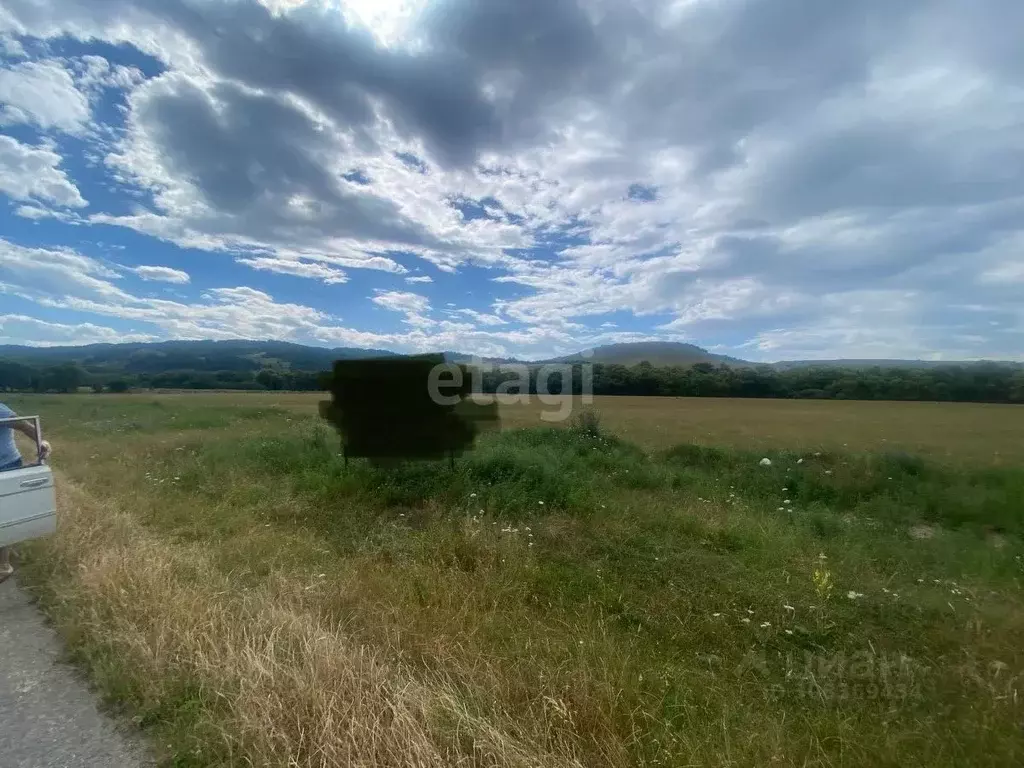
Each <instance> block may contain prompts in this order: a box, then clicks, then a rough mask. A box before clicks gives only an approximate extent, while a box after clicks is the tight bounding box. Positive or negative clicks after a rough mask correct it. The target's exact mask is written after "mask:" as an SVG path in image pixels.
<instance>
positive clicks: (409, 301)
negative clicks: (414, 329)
mask: <svg viewBox="0 0 1024 768" xmlns="http://www.w3.org/2000/svg"><path fill="white" fill-rule="evenodd" d="M371 301H372V302H373V303H374V304H376V305H377V306H379V307H383V308H384V309H387V310H390V311H392V312H401V313H402V314H404V315H405V322H406V323H408V324H410V325H418V326H425V325H427V324H428V323H429V321H428V320H427V318H426V313H427V312H429V311H430V300H429V299H427V297H426V296H421V295H420V294H418V293H411V292H410V291H382V290H378V291H377V294H376V295H375V296H374V297H373V298H372V299H371Z"/></svg>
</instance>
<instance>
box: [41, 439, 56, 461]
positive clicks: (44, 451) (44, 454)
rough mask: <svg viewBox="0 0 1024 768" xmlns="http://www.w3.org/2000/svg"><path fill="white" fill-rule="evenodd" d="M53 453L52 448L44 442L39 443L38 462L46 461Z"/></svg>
mask: <svg viewBox="0 0 1024 768" xmlns="http://www.w3.org/2000/svg"><path fill="white" fill-rule="evenodd" d="M51 453H53V447H52V446H51V445H50V443H49V442H48V441H46V440H43V441H42V442H40V443H39V460H40V461H46V460H47V459H49V458H50V454H51Z"/></svg>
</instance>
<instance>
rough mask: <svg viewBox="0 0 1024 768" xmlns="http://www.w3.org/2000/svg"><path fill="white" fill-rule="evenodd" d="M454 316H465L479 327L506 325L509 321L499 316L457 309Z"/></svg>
mask: <svg viewBox="0 0 1024 768" xmlns="http://www.w3.org/2000/svg"><path fill="white" fill-rule="evenodd" d="M453 314H459V315H465V316H466V317H468V318H470V319H471V320H474V321H476V323H477V324H478V325H505V323H506V322H507V321H505V320H503V319H502V318H500V317H498V316H497V315H489V314H487V313H486V312H477V311H476V310H474V309H457V310H455V311H454V312H453Z"/></svg>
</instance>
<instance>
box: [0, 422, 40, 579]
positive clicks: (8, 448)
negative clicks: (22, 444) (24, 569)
mask: <svg viewBox="0 0 1024 768" xmlns="http://www.w3.org/2000/svg"><path fill="white" fill-rule="evenodd" d="M17 415H18V414H16V413H15V412H14V411H12V410H11V409H10V408H8V407H7V406H6V405H4V404H3V403H0V419H13V418H17ZM14 430H18V431H19V432H21V433H23V434H24V435H26V436H27V437H28V438H29V439H30V440H32V441H34V442H36V443H37V444H38V445H39V461H46V460H47V459H48V458H50V452H51V448H50V444H49V443H48V442H46V441H45V440H40V439H39V436H38V435H37V434H36V427H35V424H33V423H32V422H31V421H19V422H15V423H14V424H0V472H7V471H9V470H12V469H21V467H23V466H24V462H23V461H22V458H21V451H19V450H18V444H17V443H15V442H14ZM13 573H14V566H12V565H11V548H10V547H0V584H2V583H3V582H4V581H6V580H7V579H9V578H10V576H11V574H13Z"/></svg>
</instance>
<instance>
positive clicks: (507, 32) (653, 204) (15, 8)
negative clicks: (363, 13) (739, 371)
mask: <svg viewBox="0 0 1024 768" xmlns="http://www.w3.org/2000/svg"><path fill="white" fill-rule="evenodd" d="M342 5H344V3H342ZM382 7H383V6H382ZM5 8H6V10H7V14H6V16H4V17H3V18H4V21H2V22H0V31H4V28H5V27H6V31H8V32H11V33H14V34H17V35H27V36H30V37H31V36H36V37H41V38H55V37H59V36H61V35H70V36H72V37H76V38H78V39H80V40H90V39H96V40H104V41H107V42H112V43H118V44H120V43H127V44H130V45H133V46H135V47H136V48H138V49H139V50H141V51H143V52H145V53H146V54H148V55H150V56H153V57H155V58H156V59H157V60H159V62H160V63H161V65H162V67H163V71H162V73H161V74H158V75H157V76H155V77H152V78H150V79H149V80H146V81H145V82H141V81H140V78H141V75H138V74H135V72H132V71H129V70H119V69H118V68H117V66H116V65H112V64H110V63H109V62H106V64H105V65H104V63H101V62H100V61H92V60H87V57H82V58H81V59H80V60H79V61H77V63H74V64H67V66H65V65H64V64H59V63H58V64H55V63H53V62H50V63H46V62H35V63H33V62H25V63H19V64H17V65H14V66H12V67H9V68H8V69H7V70H5V71H8V72H15V71H16V72H17V73H18V74H17V78H20V80H17V82H24V81H25V78H26V77H36V78H43V76H44V75H45V80H46V82H47V83H57V82H58V81H59V82H62V83H64V85H67V82H68V81H66V80H63V79H62V78H63V77H64V76H67V77H68V78H70V79H71V81H72V83H71V84H72V86H73V87H76V88H77V89H78V90H84V91H89V89H90V88H92V87H104V88H106V87H118V88H127V89H129V95H128V97H127V101H126V106H125V119H126V129H125V132H124V135H123V137H122V138H121V140H120V141H119V142H118V144H117V146H116V148H115V150H114V151H113V152H111V153H109V154H108V156H107V158H106V163H107V167H108V169H109V170H110V171H111V172H112V173H113V174H114V175H115V178H116V179H118V180H119V181H121V182H123V183H126V184H129V185H131V186H132V187H133V189H134V190H135V191H136V192H138V194H139V197H138V199H139V200H140V201H142V202H140V203H138V204H136V205H133V206H120V207H117V208H116V209H114V208H111V209H108V210H101V211H97V212H96V213H95V214H93V215H92V216H91V217H90V219H89V220H90V221H91V222H93V223H95V224H104V225H110V224H114V225H118V226H121V227H128V228H131V229H134V230H136V231H138V232H142V233H144V234H147V235H151V236H154V237H158V238H161V239H163V240H166V241H169V242H172V243H177V244H179V245H183V246H188V247H193V248H203V249H208V250H219V251H226V252H229V253H230V254H231V256H232V257H235V258H237V259H238V260H239V263H242V264H244V265H246V266H248V267H251V268H253V269H256V270H260V271H269V272H274V273H278V274H287V275H296V276H303V277H307V278H309V279H312V280H320V281H324V282H332V283H341V282H342V281H343V280H344V279H346V277H347V276H348V273H349V272H351V270H356V269H369V270H375V271H381V270H383V271H387V272H392V273H395V274H407V273H408V271H409V269H410V266H412V262H413V260H417V259H419V260H426V261H428V262H430V263H432V264H434V265H435V266H437V267H438V268H439V270H440V271H441V273H442V275H441V276H440V277H439V278H438V287H439V288H440V287H441V285H442V281H443V280H445V279H446V277H445V273H449V274H450V273H452V272H458V271H460V270H465V269H467V267H469V266H473V267H482V268H484V269H485V270H488V272H487V274H488V275H489V276H491V277H492V278H493V279H494V280H497V281H498V288H500V289H501V291H500V295H501V298H500V299H498V300H496V301H494V302H492V303H493V304H494V314H493V315H487V314H486V313H480V314H479V316H474V315H471V314H468V313H467V312H462V313H459V314H458V315H455V317H457V318H458V319H457V320H448V321H442V322H434V323H427V318H428V316H429V313H430V306H429V302H427V301H426V298H425V297H422V296H418V294H410V293H405V292H396V291H383V290H382V291H379V292H378V293H376V294H375V295H374V296H373V297H372V298H371V301H372V302H373V303H375V304H377V305H378V306H381V307H384V308H386V309H390V310H392V311H396V312H401V313H403V314H404V315H405V317H406V321H407V324H408V325H409V326H411V329H410V330H409V331H408V333H407V334H406V335H405V336H403V337H402V340H401V341H400V342H399V341H396V339H397V337H396V336H391V337H389V338H390V339H391V341H392V343H400V344H405V345H408V346H415V345H416V344H419V343H420V342H421V341H423V339H424V338H426V337H425V336H411V335H408V334H420V333H422V334H427V333H428V331H429V333H431V334H433V336H432V337H431V338H434V339H436V340H437V342H438V344H441V342H444V341H447V340H449V339H455V340H456V341H457V340H458V334H460V333H461V334H465V335H466V339H467V340H469V341H468V343H479V344H481V345H487V344H493V345H495V346H508V345H513V347H514V345H516V344H523V345H524V346H534V345H536V344H545V345H548V346H549V347H550V348H552V350H553V348H554V347H561V346H562V345H564V346H566V347H568V348H569V349H571V348H572V347H575V346H585V345H586V344H588V343H592V342H593V339H595V338H610V335H609V334H610V333H611V331H610V330H609V329H607V328H602V327H601V325H602V323H603V322H604V321H606V320H607V318H606V317H604V316H605V315H608V314H611V313H623V312H625V313H631V314H633V315H635V316H636V317H637V318H638V319H639V320H640V321H642V322H645V323H647V324H648V327H649V328H650V331H651V333H652V334H653V335H655V336H658V337H661V338H673V337H674V336H675V335H681V334H685V335H686V337H688V338H691V339H693V340H696V341H698V342H704V343H707V344H716V343H717V344H726V345H727V346H728V347H729V349H731V350H734V351H736V350H746V351H747V352H749V353H750V354H752V355H755V356H760V357H765V356H777V357H794V356H799V355H804V354H806V355H812V356H826V357H834V356H838V353H839V351H842V353H843V354H851V355H855V354H857V353H858V350H860V352H861V353H863V354H864V355H869V354H870V355H872V356H875V355H876V354H878V353H881V352H884V351H885V350H890V351H892V352H899V353H900V354H914V355H926V354H932V353H942V354H945V353H946V352H949V351H955V352H956V353H958V354H967V355H968V356H977V355H979V354H993V355H997V356H1000V355H1001V356H1020V355H1021V350H1020V348H1019V345H1018V344H1016V343H1015V342H1013V332H1014V331H1017V332H1020V331H1024V318H1022V315H1021V313H1020V312H1019V311H1018V310H1017V309H1016V307H1017V305H1018V304H1019V285H1020V266H1019V265H1020V257H1019V253H1020V244H1021V232H1022V225H1021V221H1024V181H1022V179H1021V176H1020V173H1019V172H1018V171H1017V169H1018V168H1019V167H1021V166H1022V165H1024V143H1022V141H1021V138H1020V136H1021V132H1020V127H1021V125H1024V91H1022V90H1021V85H1020V83H1021V82H1022V81H1024V52H1022V51H1024V49H1022V47H1021V46H1020V45H1019V40H1018V39H1017V38H1018V35H1017V34H1016V32H1015V31H1016V30H1019V29H1020V28H1022V27H1024V5H1022V4H1020V3H1019V2H1016V1H1015V0H991V1H990V2H987V3H983V4H981V5H980V6H979V5H978V4H969V3H966V2H964V0H933V2H930V3H893V2H885V1H884V0H863V2H858V3H824V2H819V1H818V0H714V1H712V0H695V1H693V2H675V1H674V0H631V1H630V2H626V0H578V1H576V0H434V2H431V3H428V4H426V5H425V9H424V12H423V13H422V14H421V15H420V16H418V17H416V18H411V17H410V18H406V19H404V20H403V21H402V23H401V24H400V25H399V26H392V27H389V28H388V31H387V33H386V34H384V33H381V31H380V28H379V29H377V30H376V31H377V32H378V33H379V34H377V35H376V36H375V35H374V34H373V33H371V31H368V30H367V29H365V28H364V27H362V26H360V25H357V24H353V23H350V20H351V19H352V18H360V17H359V16H358V14H355V15H354V14H352V13H348V14H345V13H339V12H338V4H337V3H333V2H319V1H315V2H307V3H304V4H299V3H291V2H274V3H271V2H266V3H258V2H255V0H239V1H232V2H228V1H227V0H213V1H212V2H204V3H196V2H191V0H160V2H157V0H107V1H106V2H104V3H102V4H97V3H92V2H85V0H64V2H61V3H57V2H55V0H31V2H30V1H29V0H8V2H7V3H5ZM383 12H384V11H382V10H381V11H379V13H378V14H377V16H375V17H374V18H377V22H374V23H383V22H381V21H380V18H379V17H380V14H382V13H383ZM382 41H385V42H386V43H387V44H382ZM103 61H105V60H103ZM30 63H32V64H33V65H34V68H30V67H28V64H30ZM44 70H45V71H44ZM58 70H59V71H58ZM61 72H63V75H61ZM136 72H137V71H136ZM69 73H70V74H69ZM2 82H3V81H2V80H0V83H2ZM93 83H94V84H102V85H95V86H94V85H90V84H93ZM52 87H56V86H52ZM18 93H24V91H23V90H22V91H18ZM22 102H25V103H24V104H21V103H14V102H12V104H14V106H13V108H15V109H18V110H20V112H18V113H17V114H19V115H21V117H19V118H17V119H19V120H22V121H23V122H31V123H32V124H34V125H38V126H41V127H45V126H46V125H49V126H50V127H52V128H54V129H58V130H69V128H68V127H64V128H62V127H61V126H62V125H63V126H72V125H74V124H78V125H80V124H81V117H80V116H79V117H78V118H70V117H67V116H61V113H60V112H59V109H58V108H57V107H56V106H54V104H55V103H56V102H53V103H51V102H49V101H47V100H45V99H43V100H36V101H34V102H32V103H33V104H34V105H35V106H33V107H32V109H31V110H30V109H29V108H28V106H25V104H27V102H26V101H25V98H22ZM33 110H34V111H33ZM12 114H14V113H12ZM8 119H12V118H8ZM61 120H63V122H60V121H61ZM76 120H77V123H76ZM15 143H16V142H15ZM18 146H19V147H21V148H25V147H28V148H29V149H32V150H33V151H38V152H50V157H48V158H45V160H46V162H42V160H37V162H40V163H42V166H43V171H44V172H45V171H46V168H49V177H50V182H49V183H47V184H43V183H42V182H37V183H36V186H35V187H33V189H35V190H36V191H29V184H30V181H31V179H29V178H28V174H27V173H25V172H21V173H19V174H16V175H18V178H19V179H20V180H19V181H18V182H17V183H11V182H8V181H0V184H3V186H2V187H0V189H3V190H4V191H5V192H7V193H8V194H9V195H10V196H11V197H14V198H15V199H18V200H21V201H30V200H32V199H35V200H37V201H40V202H51V203H57V204H59V205H77V204H78V203H77V202H76V201H81V196H80V195H78V192H77V189H75V187H74V184H73V183H72V182H71V181H70V180H69V179H68V178H67V177H66V176H64V175H63V172H62V171H61V170H60V169H58V168H57V165H58V164H59V158H58V157H57V156H56V155H55V154H54V153H53V151H52V150H48V149H46V148H45V147H43V146H42V145H40V146H39V147H34V148H33V147H30V146H29V145H18ZM3 178H5V177H0V179H3ZM40 185H42V186H40ZM12 189H13V190H15V191H14V192H11V191H10V190H12ZM47 189H48V190H51V192H50V193H49V194H46V193H45V192H44V191H40V190H47ZM72 190H73V193H72ZM58 197H60V198H61V199H63V201H64V202H60V201H59V200H58V199H57V198H58ZM68 201H71V202H68ZM80 205H84V201H81V203H80ZM38 210H41V209H38ZM33 215H34V214H33ZM239 253H243V255H241V256H239V255H238V254H239ZM253 254H255V255H253ZM406 265H410V266H406ZM412 268H413V270H415V267H414V266H412ZM425 277H426V276H419V275H415V274H411V275H408V276H407V277H406V278H405V279H406V280H407V281H408V282H409V283H410V284H414V283H419V282H426V280H424V279H423V278H425ZM506 289H507V290H506ZM361 290H365V289H361ZM496 293H498V291H496ZM417 296H418V299H417V298H410V297H417ZM866 297H873V298H871V299H870V301H868V299H867V298H866ZM254 300H256V299H254ZM211 301H213V299H211ZM216 301H220V300H219V299H217V300H216ZM216 301H214V303H216ZM865 302H868V304H867V305H865ZM889 302H892V305H891V306H892V311H888V310H886V309H885V307H887V306H890V304H889ZM858 306H871V307H872V310H871V311H866V312H860V311H853V309H851V308H854V307H858ZM967 307H974V308H976V309H967ZM978 308H980V309H978ZM221 311H222V310H221ZM449 317H453V315H449ZM881 317H884V318H886V320H885V322H884V323H880V322H878V318H881ZM484 318H494V319H502V320H505V321H506V322H507V328H506V326H504V325H498V324H497V323H495V322H493V320H490V321H489V320H487V319H484ZM489 322H490V325H489V327H488V330H489V331H490V332H491V333H492V335H491V336H489V337H487V338H486V339H484V338H483V337H479V336H474V335H473V334H477V333H479V328H478V326H480V325H487V324H488V323H489ZM445 323H447V324H445ZM993 324H995V325H993ZM313 327H315V328H316V329H317V330H310V331H309V333H314V334H319V335H316V336H315V338H318V339H322V340H323V341H324V342H325V343H327V342H328V340H329V339H334V338H340V337H341V336H342V335H344V334H351V333H360V332H356V331H354V330H352V329H346V330H337V328H336V327H335V326H331V325H330V324H329V323H328V324H326V325H325V324H323V323H321V322H320V321H316V322H314V324H313V326H311V328H313ZM328 327H332V328H335V330H331V331H326V330H324V329H325V328H328ZM539 328H544V329H545V331H544V332H543V333H541V332H539V331H538V330H537V329H539ZM211 332H213V331H211ZM298 332H299V331H298V330H296V329H293V330H292V331H290V333H292V334H293V335H294V334H295V333H298ZM303 332H306V331H303ZM499 332H500V334H501V335H499ZM365 333H366V334H368V335H366V336H359V337H358V338H363V339H365V340H367V341H371V340H375V342H376V343H378V344H379V343H382V342H383V341H385V339H384V338H383V337H380V336H377V335H375V334H373V333H372V332H365ZM602 333H604V336H601V334H602ZM516 334H532V336H529V335H528V336H518V335H516ZM346 338H355V337H351V336H346ZM452 346H455V347H460V346H461V345H460V344H458V343H456V344H454V345H452ZM915 350H916V352H915Z"/></svg>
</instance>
